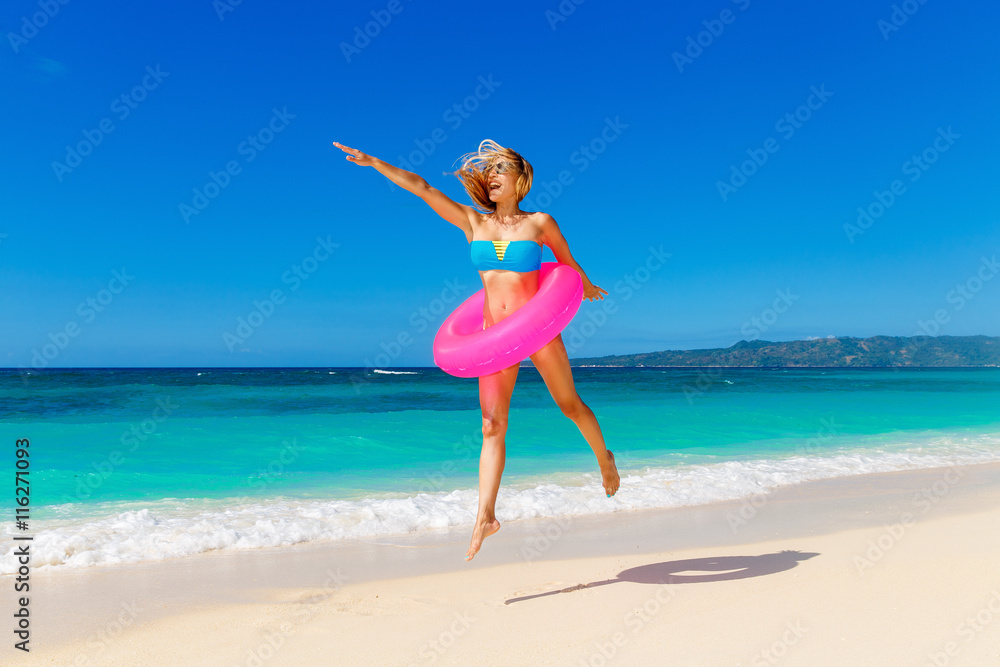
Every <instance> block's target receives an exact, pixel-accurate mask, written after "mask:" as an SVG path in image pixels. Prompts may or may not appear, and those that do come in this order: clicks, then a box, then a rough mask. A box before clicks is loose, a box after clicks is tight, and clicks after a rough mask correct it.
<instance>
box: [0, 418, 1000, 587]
mask: <svg viewBox="0 0 1000 667" xmlns="http://www.w3.org/2000/svg"><path fill="white" fill-rule="evenodd" d="M995 461H1000V437H998V436H983V437H979V438H974V439H971V438H970V439H965V441H964V442H954V441H952V442H948V443H933V444H931V443H924V445H923V446H920V447H910V448H908V449H899V450H892V451H888V450H876V449H868V450H841V451H840V452H838V453H831V454H826V455H822V456H819V455H815V456H794V457H790V458H782V459H757V460H748V461H725V462H720V463H712V464H702V465H679V466H674V467H657V468H645V469H643V470H634V471H627V470H623V471H622V485H621V489H620V490H619V492H618V494H617V495H616V496H615V497H614V498H613V499H608V498H607V497H606V496H605V494H604V492H603V489H602V488H601V486H600V478H599V477H598V476H596V475H589V474H587V475H580V476H578V477H577V478H575V479H569V478H568V477H567V476H565V475H563V476H562V482H563V483H561V484H553V483H536V482H532V481H531V480H524V479H522V480H520V481H515V482H514V483H512V484H508V485H506V486H504V487H502V488H501V489H500V494H499V497H498V499H497V518H499V519H500V520H501V521H512V520H519V519H531V518H539V517H554V516H567V515H588V514H607V513H611V512H617V511H622V510H639V509H651V508H666V507H679V506H685V505H701V504H706V503H713V502H718V501H723V500H736V499H739V498H745V497H750V496H753V495H755V494H759V493H766V492H768V491H771V490H773V489H775V488H778V487H781V486H787V485H792V484H799V483H802V482H806V481H810V480H819V479H829V478H833V477H848V476H853V475H864V474H868V473H878V472H892V471H897V470H913V469H919V468H939V467H948V466H955V465H972V464H977V463H987V462H995ZM477 498H478V492H477V490H476V489H474V488H465V489H457V490H454V491H448V492H445V491H441V492H435V493H418V494H416V495H411V496H404V494H381V495H378V496H371V497H367V498H361V499H356V500H298V499H275V500H257V501H249V500H247V499H242V501H236V500H227V501H212V500H205V499H190V500H178V499H166V500H159V501H155V502H151V503H150V502H147V503H143V504H142V505H139V504H137V503H135V502H132V503H130V504H129V505H127V506H124V507H123V506H122V505H118V506H117V511H106V512H105V514H104V515H96V516H95V515H93V514H91V515H89V516H88V518H83V519H81V518H77V519H73V518H68V517H69V516H71V515H72V514H71V513H70V512H69V510H67V511H66V512H61V511H59V510H62V509H64V508H63V507H58V508H55V509H56V510H57V511H56V514H57V515H62V516H63V517H64V518H59V519H51V520H48V521H34V522H33V528H34V529H35V539H34V541H33V542H32V543H31V544H32V566H33V567H34V568H36V569H46V568H76V567H88V566H91V565H108V564H116V563H133V562H139V561H152V560H163V559H167V558H174V557H178V556H187V555H192V554H197V553H202V552H206V551H212V550H217V549H254V548H259V547H276V546H284V545H291V544H297V543H301V542H311V541H317V540H337V539H344V538H367V537H375V536H381V535H391V534H400V533H410V532H414V531H420V530H426V529H430V528H448V527H452V526H471V524H472V522H473V520H474V519H475V510H476V506H477ZM66 507H67V508H69V507H71V506H66ZM89 509H91V510H93V509H94V508H92V507H91V508H89ZM111 509H112V508H111V507H110V506H109V508H108V510H111ZM13 530H14V529H13V528H12V527H11V524H10V523H8V524H7V527H6V533H7V535H11V534H13ZM10 543H11V542H10V541H8V542H7V544H10ZM19 544H20V543H19ZM17 566H18V563H17V561H16V558H15V556H14V548H13V547H10V548H9V550H8V551H7V552H6V553H5V554H3V555H2V556H0V573H2V574H11V573H14V572H16V570H17Z"/></svg>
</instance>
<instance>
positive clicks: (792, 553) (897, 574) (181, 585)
mask: <svg viewBox="0 0 1000 667" xmlns="http://www.w3.org/2000/svg"><path fill="white" fill-rule="evenodd" d="M468 532H469V530H467V529H462V530H451V531H439V532H434V533H428V534H421V535H407V536H400V537H398V538H396V539H380V540H364V541H361V540H359V541H350V542H348V541H344V542H336V543H325V544H311V545H301V546H298V547H290V548H284V549H260V550H255V551H252V552H246V553H236V554H231V553H227V554H206V555H202V556H195V557H188V558H182V559H176V560H173V561H164V562H159V563H148V564H140V565H132V566H118V567H114V566H108V567H94V568H89V569H84V570H76V571H68V570H67V571H63V572H52V573H46V572H44V571H40V572H36V573H33V575H32V597H31V613H32V626H31V627H32V635H31V649H32V650H31V653H30V655H29V654H24V653H22V652H20V651H15V650H13V648H12V645H13V641H12V640H11V639H10V635H9V634H8V640H7V641H5V642H4V646H3V647H2V649H0V655H2V656H3V662H4V663H5V664H35V663H38V664H63V665H180V664H184V665H347V664H362V663H363V664H375V665H429V664H439V665H452V664H454V665H468V664H482V665H508V664H514V665H594V666H599V665H606V664H638V665H663V664H669V665H749V666H757V665H778V664H782V665H914V666H918V667H922V666H923V665H937V666H940V665H993V664H1000V465H997V464H988V465H980V466H972V467H966V468H947V469H932V470H920V471H908V472H899V473H891V474H880V475H867V476H863V477H854V478H842V479H834V480H825V481H820V482H812V483H808V484H801V485H798V486H794V487H788V488H784V489H781V490H779V491H777V492H775V493H772V494H770V495H768V496H766V497H765V496H762V497H758V498H756V499H753V500H752V501H751V500H748V501H740V502H729V503H717V504H714V505H709V506H702V507H693V508H680V509H673V510H659V511H644V512H620V513H615V514H613V515H610V516H601V517H585V518H573V519H564V520H560V521H557V520H554V519H549V520H538V521H520V522H508V523H506V524H504V526H503V527H502V528H501V530H500V532H499V533H497V534H496V535H495V536H493V537H491V538H489V539H488V540H487V541H486V543H485V545H484V548H483V551H482V552H480V554H479V555H478V556H477V557H476V559H475V560H474V561H472V562H471V563H466V562H465V561H464V560H463V556H464V553H465V549H466V546H467V544H468ZM3 579H4V580H5V581H4V582H2V583H3V588H4V591H5V593H4V597H3V604H4V615H5V616H6V617H7V618H10V615H9V614H10V613H11V611H12V610H13V609H14V600H13V593H12V588H13V586H12V581H11V578H10V577H4V578H3ZM12 659H16V661H17V663H13V662H9V661H11V660H12Z"/></svg>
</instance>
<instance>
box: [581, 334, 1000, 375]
mask: <svg viewBox="0 0 1000 667" xmlns="http://www.w3.org/2000/svg"><path fill="white" fill-rule="evenodd" d="M570 364H571V365H572V366H746V367H761V366H767V367H776V366H777V367H789V368H804V367H810V366H824V367H842V368H873V367H874V368H878V367H881V368H886V367H915V368H920V367H935V366H936V367H944V366H1000V337H990V336H935V337H931V336H916V337H913V338H907V337H905V336H874V337H872V338H818V339H815V340H794V341H789V342H785V343H772V342H770V341H766V340H754V341H745V340H741V341H740V342H739V343H736V344H735V345H733V346H732V347H726V348H716V349H710V350H664V351H662V352H643V353H640V354H621V355H612V356H607V357H590V358H583V359H570Z"/></svg>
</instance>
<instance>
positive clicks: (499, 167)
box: [487, 162, 514, 174]
mask: <svg viewBox="0 0 1000 667" xmlns="http://www.w3.org/2000/svg"><path fill="white" fill-rule="evenodd" d="M490 170H496V172H497V173H498V174H505V173H507V172H508V171H513V170H514V165H512V164H511V163H510V162H497V163H496V164H494V165H492V166H491V167H489V168H488V169H487V171H490Z"/></svg>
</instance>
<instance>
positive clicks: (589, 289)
mask: <svg viewBox="0 0 1000 667" xmlns="http://www.w3.org/2000/svg"><path fill="white" fill-rule="evenodd" d="M601 292H604V294H607V293H608V290H606V289H604V288H603V287H598V286H597V285H595V284H593V283H588V284H586V285H584V286H583V298H584V299H590V300H591V301H593V300H594V299H595V298H596V299H601V300H602V301H603V300H604V294H601Z"/></svg>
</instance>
